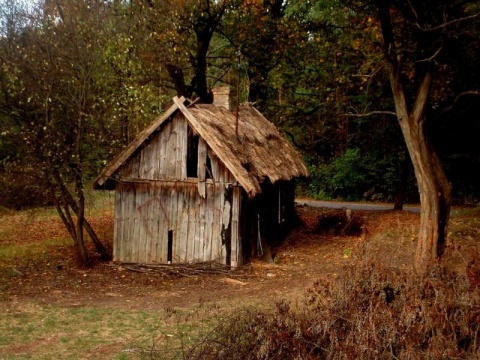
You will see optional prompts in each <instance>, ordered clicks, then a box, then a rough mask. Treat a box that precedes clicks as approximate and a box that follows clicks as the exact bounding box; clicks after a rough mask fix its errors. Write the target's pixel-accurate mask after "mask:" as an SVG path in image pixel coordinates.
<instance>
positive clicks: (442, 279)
mask: <svg viewBox="0 0 480 360" xmlns="http://www.w3.org/2000/svg"><path fill="white" fill-rule="evenodd" d="M345 270H346V271H345V272H344V273H343V275H342V276H341V277H339V278H338V279H337V280H335V281H333V282H326V281H318V282H317V283H316V284H315V285H314V286H313V287H312V288H311V289H310V290H309V291H308V302H307V303H306V304H305V305H304V307H303V309H302V310H301V311H292V310H291V308H290V306H289V304H288V303H286V302H279V303H278V304H277V307H276V310H275V311H274V312H273V313H269V312H265V311H259V310H255V309H245V310H243V311H240V312H239V313H237V314H236V315H235V316H233V317H231V318H229V319H228V320H227V321H223V322H222V323H221V324H220V325H219V326H218V327H217V328H216V329H215V330H214V331H213V332H212V333H211V334H210V335H209V336H207V337H206V338H205V339H204V340H203V341H202V342H200V343H198V344H197V345H196V346H194V347H192V348H190V349H189V351H188V352H187V353H186V358H188V359H317V358H318V359H445V358H448V359H453V358H457V359H472V358H475V356H476V355H478V352H479V351H480V335H479V332H480V296H479V289H478V286H477V285H476V284H472V283H469V281H468V280H467V278H466V277H464V276H460V275H458V274H457V273H454V272H451V271H449V270H447V269H446V268H445V267H442V266H435V267H433V268H432V269H431V270H430V272H429V273H428V274H426V275H425V276H423V277H421V276H420V277H419V276H415V275H414V274H413V273H412V272H406V271H400V270H394V269H390V268H385V267H382V266H379V265H375V264H372V263H368V262H364V263H359V264H357V265H354V266H352V267H349V268H347V269H345ZM477 270H478V269H477Z"/></svg>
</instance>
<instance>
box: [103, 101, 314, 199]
mask: <svg viewBox="0 0 480 360" xmlns="http://www.w3.org/2000/svg"><path fill="white" fill-rule="evenodd" d="M173 101H174V105H173V106H172V107H171V108H170V109H168V110H167V112H166V113H165V114H164V115H163V116H161V117H159V118H157V119H156V120H155V121H154V122H153V123H152V124H151V125H150V126H149V127H148V128H147V129H146V130H144V131H143V132H142V133H141V134H139V136H138V137H137V139H136V140H135V141H133V142H132V143H131V144H130V145H129V146H128V147H127V148H125V150H124V151H123V152H122V153H120V154H119V155H118V156H117V157H116V158H115V159H113V160H112V161H111V162H110V163H109V164H108V165H107V166H106V167H105V169H104V170H103V171H102V173H101V174H100V175H99V176H98V178H97V179H96V180H95V183H94V187H95V188H101V187H103V186H104V185H105V183H106V182H107V180H108V179H109V178H110V177H111V176H112V175H113V174H114V173H115V172H116V171H117V170H118V169H119V168H120V167H121V165H122V164H123V163H124V162H125V161H126V160H127V159H128V158H129V157H130V156H131V155H132V154H133V153H134V152H135V150H137V149H138V148H139V147H140V146H141V144H142V143H143V142H144V141H145V140H146V139H147V138H148V137H149V136H150V135H151V134H152V133H153V132H155V130H156V129H158V127H159V126H160V125H161V124H162V123H163V122H164V121H165V120H167V119H168V118H170V117H171V116H172V114H174V113H175V112H176V111H181V112H182V113H183V115H184V116H185V117H186V119H187V120H188V122H189V124H190V126H191V127H192V128H193V129H195V131H196V132H197V133H198V134H199V136H201V137H202V138H203V139H204V140H205V142H206V143H207V145H208V146H209V147H210V148H211V149H212V151H213V152H214V153H215V155H217V157H218V158H219V159H220V161H222V162H223V163H224V165H225V166H226V167H227V168H228V169H229V170H230V172H231V173H232V174H233V176H234V177H235V179H236V180H237V181H238V182H239V183H240V185H241V186H242V187H243V188H244V189H245V191H246V192H247V193H248V194H249V196H255V195H256V194H258V193H260V192H261V187H260V184H261V183H262V182H263V181H264V180H265V179H267V178H268V179H269V180H270V182H271V183H275V182H277V181H278V180H291V179H293V178H295V177H302V176H308V170H307V168H306V166H305V164H304V163H303V161H302V158H301V157H300V155H299V154H298V153H297V151H296V150H295V149H294V148H293V146H292V145H290V144H289V143H288V142H287V141H286V140H285V139H284V137H283V136H282V134H281V133H280V132H279V131H278V130H277V128H276V127H275V126H274V125H273V124H272V123H271V122H269V121H268V120H267V119H266V118H265V117H264V116H263V115H262V114H261V113H260V112H259V111H258V110H256V109H255V108H254V107H252V106H250V105H248V104H244V105H241V106H240V107H239V113H238V119H239V121H238V137H237V134H236V115H235V112H231V111H229V110H227V109H225V108H223V107H220V106H215V105H206V104H199V105H192V106H190V107H188V108H187V107H186V106H185V105H184V102H185V99H184V98H180V99H179V98H177V97H175V98H174V99H173Z"/></svg>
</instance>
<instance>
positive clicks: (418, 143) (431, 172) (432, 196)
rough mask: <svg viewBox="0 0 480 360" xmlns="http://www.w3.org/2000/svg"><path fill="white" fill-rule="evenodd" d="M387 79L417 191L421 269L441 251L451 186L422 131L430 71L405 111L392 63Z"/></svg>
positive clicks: (417, 255)
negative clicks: (419, 208)
mask: <svg viewBox="0 0 480 360" xmlns="http://www.w3.org/2000/svg"><path fill="white" fill-rule="evenodd" d="M390 83H391V86H392V91H393V98H394V102H395V107H396V111H397V118H398V122H399V124H400V128H401V130H402V133H403V136H404V138H405V143H406V145H407V149H408V152H409V155H410V158H411V160H412V164H413V168H414V172H415V177H416V179H417V184H418V191H419V194H420V206H421V212H420V228H419V232H418V242H417V250H416V252H415V269H416V271H417V272H419V273H421V272H423V271H425V270H426V269H427V268H428V266H429V265H431V264H432V263H434V262H435V261H437V260H439V259H440V257H441V256H442V255H443V253H444V250H445V240H446V235H447V226H448V220H449V216H450V203H451V186H450V183H449V182H448V179H447V177H446V175H445V171H444V169H443V166H442V164H441V162H440V159H439V157H438V155H437V153H436V152H435V149H434V148H433V146H432V144H431V143H430V141H429V139H428V137H427V136H426V134H425V120H426V118H425V108H426V105H427V101H428V94H429V90H430V83H431V72H430V71H427V72H426V74H425V75H424V77H423V79H422V81H421V84H420V86H419V89H418V93H417V96H416V99H415V103H414V106H413V108H412V110H411V111H408V107H407V102H406V99H405V92H404V89H403V86H402V83H401V79H400V72H399V71H398V69H395V66H393V65H392V66H391V72H390Z"/></svg>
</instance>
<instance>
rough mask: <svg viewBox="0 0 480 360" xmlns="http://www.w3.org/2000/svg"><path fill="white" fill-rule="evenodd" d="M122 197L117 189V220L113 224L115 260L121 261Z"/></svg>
mask: <svg viewBox="0 0 480 360" xmlns="http://www.w3.org/2000/svg"><path fill="white" fill-rule="evenodd" d="M122 210H123V209H122V197H121V190H120V189H118V190H116V191H115V210H114V212H115V220H114V226H113V260H114V261H120V251H121V249H122V247H121V246H120V239H121V236H122V226H123V218H122Z"/></svg>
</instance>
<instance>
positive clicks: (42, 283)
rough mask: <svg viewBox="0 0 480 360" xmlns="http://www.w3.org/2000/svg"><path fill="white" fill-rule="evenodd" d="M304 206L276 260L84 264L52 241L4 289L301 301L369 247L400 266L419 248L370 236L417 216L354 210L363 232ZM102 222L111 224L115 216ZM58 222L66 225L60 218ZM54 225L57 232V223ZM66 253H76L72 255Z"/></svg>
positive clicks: (60, 301) (194, 300) (92, 299)
mask: <svg viewBox="0 0 480 360" xmlns="http://www.w3.org/2000/svg"><path fill="white" fill-rule="evenodd" d="M297 209H298V212H299V215H300V219H301V222H302V224H301V226H299V227H298V228H297V229H295V230H294V231H293V232H292V234H291V235H290V236H289V237H288V238H287V239H286V241H285V242H284V244H283V245H282V246H281V247H280V248H279V249H277V251H276V254H275V262H274V263H272V264H267V263H264V262H262V261H260V260H258V261H254V262H252V263H251V264H248V265H247V266H245V267H242V268H240V269H238V270H236V271H233V272H228V271H223V270H217V269H214V270H209V271H197V272H194V273H192V272H191V271H190V272H189V271H182V270H181V269H176V268H173V269H171V268H163V269H160V270H156V271H153V270H148V269H147V270H145V269H136V268H134V267H133V268H132V267H128V266H122V265H115V264H111V263H98V264H96V265H95V266H93V267H91V268H88V269H79V268H78V267H77V266H76V264H75V258H74V254H73V253H72V250H73V249H72V248H71V247H69V246H67V245H62V246H50V247H49V249H48V252H49V256H48V257H46V258H45V260H44V261H38V259H37V261H35V262H34V261H33V260H32V261H31V262H30V261H28V262H27V263H26V264H3V265H4V266H3V268H4V273H6V272H9V276H4V277H3V279H2V280H1V284H0V285H2V287H3V289H4V291H3V292H2V294H1V298H2V300H3V301H7V302H9V301H10V302H11V301H13V302H19V301H20V302H21V301H25V300H31V299H34V300H35V301H36V302H38V303H39V304H56V305H61V306H71V307H78V306H95V307H110V308H124V309H148V308H162V307H168V306H176V307H188V306H192V305H194V304H198V303H200V302H219V303H222V304H228V303H232V302H233V303H249V302H253V301H256V300H255V299H259V300H260V301H263V302H267V301H268V302H273V301H275V300H278V299H281V298H287V299H292V300H295V301H296V300H298V299H301V298H302V297H303V294H304V292H305V290H306V289H307V288H308V287H310V286H311V285H312V284H313V282H314V281H315V280H316V279H317V278H318V277H335V276H336V274H338V272H339V271H341V269H342V266H343V265H345V264H348V263H349V262H351V261H352V259H355V258H358V257H359V256H363V253H364V252H365V251H366V247H369V248H368V249H369V250H368V251H369V252H370V253H372V254H373V253H376V254H377V255H378V254H379V253H381V252H382V251H383V252H386V251H389V252H392V248H393V250H394V253H396V255H395V256H396V257H395V259H396V260H395V261H397V262H398V264H404V263H405V262H407V261H409V260H408V259H409V257H410V256H411V252H412V251H413V247H412V246H411V245H412V241H411V239H410V234H407V235H406V240H405V241H406V243H405V241H398V239H395V241H392V242H389V241H387V240H388V239H383V242H382V243H381V244H376V245H375V246H373V245H372V244H369V241H370V240H371V239H372V237H371V236H370V235H368V234H370V233H373V232H378V231H379V227H381V226H382V225H381V224H382V223H383V224H384V226H395V227H398V226H400V227H401V228H402V231H404V230H405V229H406V227H405V224H408V226H409V227H410V229H411V231H413V232H414V231H415V224H416V222H417V221H418V216H417V215H415V214H412V213H408V212H395V213H394V212H379V213H375V214H374V213H366V212H355V213H354V214H355V216H356V217H357V218H358V219H360V222H361V223H362V224H363V223H364V228H363V230H362V232H361V233H360V234H357V235H355V236H345V235H335V234H331V233H329V232H328V231H325V229H319V228H318V222H319V216H320V215H321V214H323V213H325V209H319V208H313V207H309V206H298V208H297ZM99 221H101V222H103V223H107V224H108V221H111V219H110V220H108V219H107V220H105V219H100V220H99ZM57 225H58V226H59V229H61V224H57ZM40 226H43V225H40ZM408 229H409V228H407V230H408ZM46 230H47V229H46V228H44V231H46ZM327 230H328V229H327ZM32 231H33V233H35V234H37V236H38V237H39V238H41V235H39V234H38V232H39V231H42V228H40V229H39V228H33V229H32ZM48 231H50V232H54V230H52V225H51V224H50V225H49V228H48ZM58 231H61V230H58ZM404 232H405V231H404ZM367 235H368V236H367ZM399 244H403V245H402V247H401V250H402V251H401V252H399V251H398V247H399ZM405 244H406V245H407V246H405ZM380 245H381V246H380ZM65 253H70V254H69V255H68V256H65ZM386 258H389V257H388V256H386ZM389 261H391V259H390V258H389Z"/></svg>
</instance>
